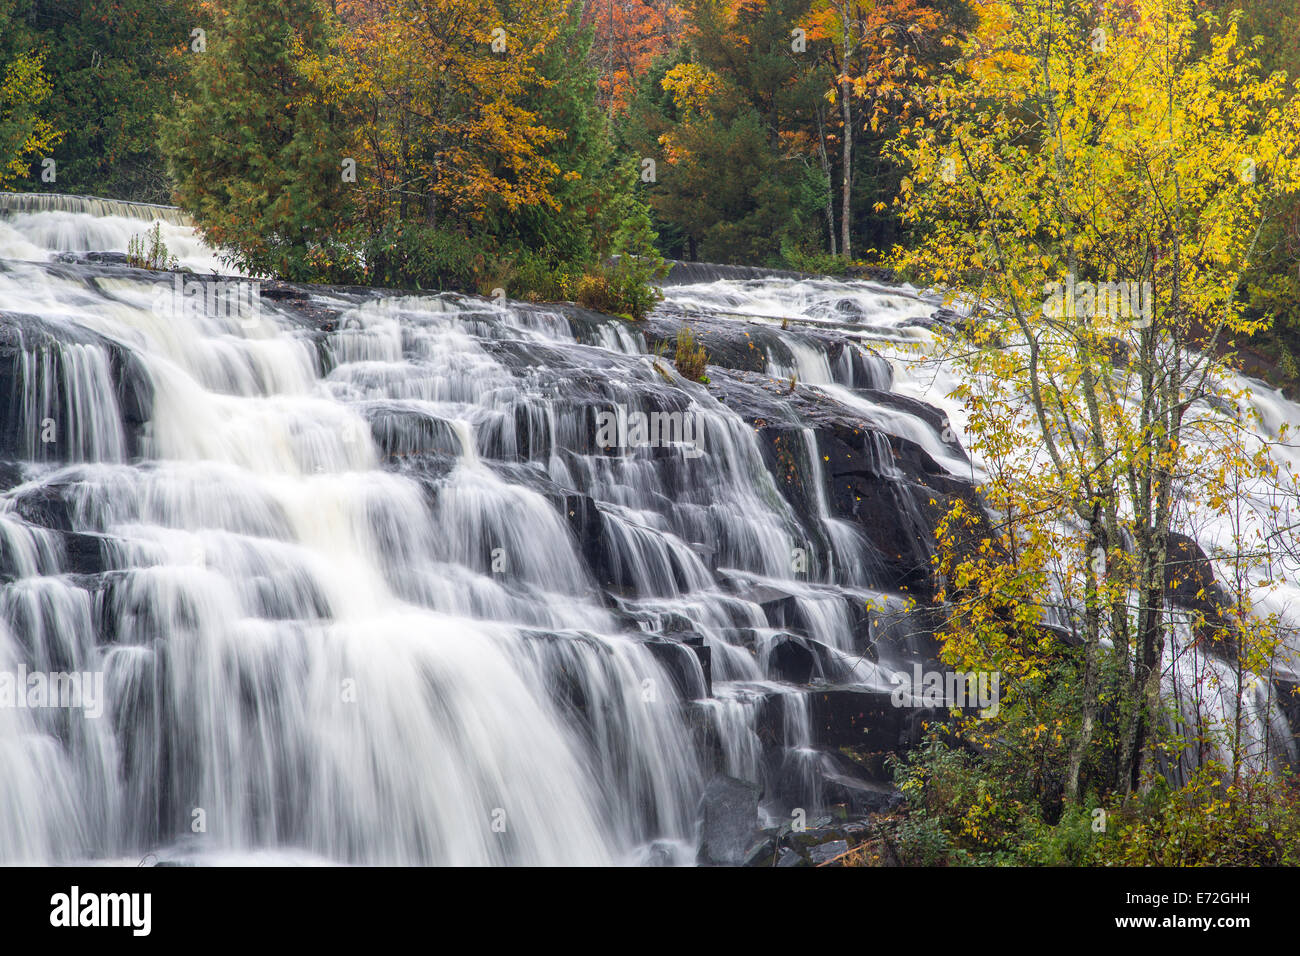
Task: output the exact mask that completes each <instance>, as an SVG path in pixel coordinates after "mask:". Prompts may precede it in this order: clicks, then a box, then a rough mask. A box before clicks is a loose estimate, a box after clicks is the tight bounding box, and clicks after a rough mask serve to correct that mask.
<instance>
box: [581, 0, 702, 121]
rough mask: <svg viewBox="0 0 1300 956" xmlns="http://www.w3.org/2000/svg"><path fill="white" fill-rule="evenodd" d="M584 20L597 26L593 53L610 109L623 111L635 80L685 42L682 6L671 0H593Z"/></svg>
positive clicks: (603, 96) (593, 26)
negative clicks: (673, 48) (682, 40)
mask: <svg viewBox="0 0 1300 956" xmlns="http://www.w3.org/2000/svg"><path fill="white" fill-rule="evenodd" d="M584 16H585V22H586V23H587V24H588V25H590V26H591V27H592V29H593V31H594V40H593V42H592V44H591V49H590V54H589V56H590V58H591V60H592V61H593V62H594V63H595V64H596V65H597V67H598V69H599V71H600V95H601V98H602V101H603V102H604V104H605V105H606V108H607V109H608V110H609V112H611V113H614V112H622V111H623V110H625V109H626V108H627V105H628V100H629V97H630V95H631V92H632V88H633V86H634V85H635V83H636V80H637V79H638V78H639V77H641V76H643V75H644V74H645V73H647V72H648V71H649V69H650V67H651V64H653V63H654V61H655V59H657V58H658V57H660V56H662V55H663V54H665V53H667V52H668V51H669V50H670V49H671V48H672V47H673V46H675V45H676V44H678V43H680V42H681V31H682V28H683V25H684V24H683V16H682V11H681V9H680V7H679V6H678V4H677V3H675V2H673V0H591V2H590V3H588V4H586V11H585V14H584Z"/></svg>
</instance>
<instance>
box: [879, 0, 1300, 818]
mask: <svg viewBox="0 0 1300 956" xmlns="http://www.w3.org/2000/svg"><path fill="white" fill-rule="evenodd" d="M974 6H975V7H976V12H977V13H978V16H979V26H978V27H977V29H976V30H975V31H974V32H973V33H972V35H971V36H970V37H969V38H968V40H967V42H966V44H965V46H964V48H963V51H962V55H961V56H960V58H959V59H958V60H957V61H956V62H955V63H954V64H953V65H952V67H951V68H950V69H947V70H945V71H944V72H943V73H942V74H941V75H940V76H938V77H936V78H935V80H934V82H933V83H932V85H931V86H930V87H929V88H928V89H927V91H926V97H927V108H926V110H925V111H924V113H923V114H921V115H919V116H918V117H917V118H916V119H915V120H914V121H913V122H911V123H909V124H908V125H907V127H906V128H905V129H904V131H903V133H902V135H901V136H900V138H899V139H898V141H897V142H896V143H895V149H896V153H897V156H898V157H899V158H900V160H901V161H902V162H903V163H905V164H906V167H907V178H905V179H904V180H903V184H902V190H901V194H900V196H899V197H898V199H897V203H898V205H899V207H900V209H901V212H902V215H903V218H904V220H905V222H906V223H907V224H908V227H909V229H910V230H911V235H910V236H909V238H908V239H907V240H905V241H904V242H903V244H902V246H901V249H900V251H899V252H898V253H897V265H898V267H899V268H900V269H901V270H903V271H904V272H905V274H909V275H911V276H915V277H917V278H918V279H920V280H922V281H925V282H927V283H930V284H933V285H934V286H936V287H942V288H945V289H948V290H952V291H951V292H950V295H951V297H952V298H954V299H957V300H959V301H961V302H962V303H964V305H965V306H966V307H968V309H969V312H970V314H971V318H970V320H969V321H967V322H965V323H963V324H962V326H961V329H960V331H958V332H957V333H955V334H954V335H953V336H952V337H951V338H950V339H949V340H948V343H947V344H948V348H947V354H946V355H945V356H944V357H943V360H944V361H947V362H950V363H952V364H953V366H954V367H955V368H956V370H957V371H958V373H959V381H960V382H961V385H960V386H959V387H958V388H957V396H958V397H959V398H960V399H961V400H962V401H963V402H964V404H965V406H966V409H967V411H968V413H969V428H968V438H969V441H970V444H971V446H972V449H973V450H974V451H975V452H976V453H977V454H978V456H979V457H980V459H981V461H982V464H983V466H984V469H985V472H986V480H985V482H984V485H983V491H984V495H985V498H986V500H987V503H988V508H989V512H990V514H991V515H992V516H993V518H994V524H993V529H992V530H991V531H988V530H984V531H981V530H980V525H979V524H978V523H977V522H976V521H975V520H974V516H973V515H971V514H969V513H968V512H963V511H960V510H959V511H955V512H953V513H952V514H950V515H949V516H948V519H947V520H946V521H945V522H944V524H943V526H942V527H941V528H940V538H941V540H940V548H939V557H938V562H939V569H938V570H939V572H940V573H941V574H942V575H943V580H944V582H945V588H944V594H943V598H944V600H945V601H946V602H947V604H948V607H949V611H950V615H949V619H948V625H947V627H946V629H945V633H944V635H943V637H944V639H945V656H946V659H947V660H948V661H949V662H950V663H951V664H953V665H955V666H960V667H963V668H965V669H969V670H975V669H992V670H1000V671H1002V672H1003V675H1004V677H1003V680H1004V683H1003V694H1004V698H1003V705H1002V708H1001V717H1000V718H999V719H998V721H989V722H985V723H984V724H981V725H979V726H978V727H968V732H970V733H972V734H974V735H975V736H976V738H977V740H978V742H979V743H981V744H982V745H984V746H985V747H987V748H998V747H1003V748H1007V747H1009V748H1015V747H1020V746H1022V745H1023V746H1028V745H1030V744H1032V745H1033V746H1035V747H1037V748H1038V752H1039V753H1040V754H1044V755H1045V757H1044V759H1045V762H1047V763H1048V764H1052V765H1055V766H1059V772H1060V775H1061V777H1062V778H1063V780H1062V788H1063V790H1064V796H1065V799H1066V800H1067V801H1075V800H1078V799H1079V798H1080V794H1081V777H1084V778H1086V782H1087V783H1088V786H1090V787H1091V788H1092V789H1093V790H1094V791H1096V792H1110V791H1111V788H1114V790H1116V791H1118V792H1119V793H1121V794H1129V793H1131V792H1133V791H1134V790H1137V789H1142V788H1145V787H1147V786H1149V784H1150V783H1151V781H1152V780H1154V779H1155V778H1156V777H1157V776H1158V775H1159V774H1161V773H1165V774H1169V773H1170V771H1171V770H1172V771H1176V770H1177V769H1178V767H1179V765H1180V764H1181V765H1182V766H1183V767H1184V768H1186V767H1188V766H1189V764H1190V766H1192V767H1195V766H1196V765H1197V764H1198V763H1199V762H1201V761H1202V760H1203V759H1208V755H1209V754H1210V753H1211V752H1213V753H1217V754H1220V755H1222V754H1226V755H1228V760H1230V762H1231V765H1232V770H1231V772H1232V774H1233V775H1234V776H1235V775H1237V774H1239V773H1240V772H1241V770H1242V767H1243V766H1246V765H1252V766H1258V765H1259V764H1260V762H1261V760H1263V761H1265V762H1266V761H1267V754H1266V753H1264V754H1261V753H1260V752H1259V751H1260V748H1261V747H1263V748H1267V746H1268V740H1267V733H1265V734H1264V737H1265V739H1264V740H1263V741H1259V740H1254V741H1252V740H1248V739H1243V729H1242V727H1243V723H1244V722H1245V720H1246V719H1247V717H1248V716H1249V714H1248V713H1247V712H1246V710H1245V709H1243V707H1242V706H1240V702H1241V700H1242V699H1243V696H1245V697H1249V696H1250V694H1251V693H1253V691H1252V690H1251V681H1252V680H1253V679H1254V678H1252V676H1251V674H1252V672H1254V673H1263V672H1265V671H1267V669H1268V667H1269V664H1270V661H1271V659H1272V657H1273V655H1274V654H1275V652H1276V651H1277V633H1278V632H1277V624H1278V622H1277V621H1276V620H1275V619H1274V618H1272V617H1270V616H1268V615H1264V614H1261V613H1257V608H1256V606H1255V605H1256V604H1257V603H1258V598H1259V597H1260V594H1261V591H1262V590H1267V589H1268V588H1270V587H1272V586H1274V585H1276V584H1277V583H1278V578H1277V567H1276V562H1274V561H1272V560H1271V553H1270V552H1271V551H1272V550H1273V548H1274V546H1275V545H1276V543H1277V539H1276V536H1275V528H1276V525H1277V523H1278V522H1277V521H1276V519H1277V517H1278V513H1279V509H1280V508H1281V507H1282V504H1281V501H1280V499H1279V498H1278V497H1277V496H1276V495H1270V494H1269V493H1268V492H1267V490H1266V489H1269V488H1275V487H1277V486H1278V485H1279V484H1281V485H1282V486H1284V487H1287V486H1288V482H1289V481H1290V476H1289V475H1288V474H1287V473H1286V472H1285V469H1279V468H1278V466H1277V464H1278V461H1279V460H1280V459H1279V458H1278V456H1276V455H1274V454H1272V452H1273V451H1275V449H1274V448H1271V447H1270V445H1271V442H1273V441H1282V440H1284V436H1282V435H1281V434H1279V433H1278V432H1276V431H1275V432H1273V433H1272V434H1271V436H1270V434H1269V433H1268V431H1267V429H1266V428H1264V427H1263V426H1262V425H1259V424H1258V423H1252V422H1251V421H1249V419H1250V417H1251V414H1252V406H1251V403H1250V401H1249V399H1250V396H1249V393H1248V389H1247V387H1246V383H1245V382H1244V380H1243V379H1241V378H1239V377H1237V376H1235V375H1234V374H1233V372H1232V353H1233V349H1234V341H1235V339H1234V337H1235V336H1237V335H1240V334H1242V333H1247V332H1250V331H1252V329H1251V324H1250V322H1249V321H1248V320H1247V319H1246V318H1245V316H1244V312H1243V305H1244V303H1245V296H1244V293H1243V289H1242V277H1243V275H1244V274H1245V273H1246V272H1247V271H1248V270H1249V269H1250V267H1251V264H1252V262H1253V261H1254V260H1255V258H1256V257H1257V256H1258V255H1259V254H1260V252H1261V250H1260V249H1259V237H1260V235H1261V230H1263V229H1264V227H1265V226H1266V224H1267V223H1268V222H1269V220H1270V217H1271V216H1273V215H1275V213H1276V210H1278V209H1280V208H1282V205H1281V203H1280V200H1281V199H1282V198H1283V197H1285V196H1287V195H1288V194H1294V193H1295V191H1296V190H1297V188H1300V162H1298V161H1297V149H1298V148H1300V101H1298V100H1297V96H1296V89H1295V85H1294V83H1293V81H1292V80H1289V79H1288V78H1287V77H1286V76H1285V75H1282V74H1274V75H1268V76H1265V75H1261V73H1260V70H1259V67H1258V63H1257V61H1256V60H1255V58H1254V56H1253V55H1252V48H1251V43H1250V41H1249V40H1248V39H1247V38H1245V37H1242V36H1241V35H1239V31H1238V29H1237V21H1236V19H1235V18H1229V19H1227V20H1224V21H1220V20H1217V19H1215V18H1214V17H1213V16H1210V15H1208V14H1207V15H1199V16H1198V15H1197V13H1196V9H1195V5H1194V4H1193V3H1192V2H1190V0H1087V2H1079V0H979V2H976V3H975V4H974ZM1252 425H1254V426H1255V427H1252ZM1198 533H1200V534H1201V535H1202V537H1207V536H1208V537H1210V538H1213V539H1214V545H1215V546H1214V547H1213V548H1212V549H1211V552H1212V553H1211V555H1210V557H1211V558H1213V559H1216V561H1217V564H1218V567H1219V570H1220V577H1221V578H1227V579H1228V582H1229V586H1228V587H1226V588H1222V587H1218V586H1217V585H1216V584H1215V583H1214V582H1213V581H1212V580H1211V579H1209V578H1207V577H1206V575H1207V566H1206V562H1205V561H1204V560H1202V559H1201V558H1200V555H1199V551H1198V549H1197V547H1196V546H1195V544H1193V543H1192V541H1191V537H1192V536H1193V535H1196V534H1198ZM1062 655H1065V656H1071V655H1072V659H1073V660H1075V661H1077V670H1075V671H1071V675H1072V678H1077V683H1075V684H1072V686H1070V687H1069V688H1068V689H1067V691H1066V693H1064V694H1061V693H1059V688H1057V690H1056V691H1055V692H1054V691H1052V679H1053V678H1052V675H1051V674H1050V673H1049V672H1051V671H1052V669H1053V668H1054V667H1055V666H1056V664H1057V662H1058V661H1059V659H1060V657H1061V656H1062ZM1213 660H1219V661H1226V662H1228V664H1229V667H1228V670H1229V671H1231V672H1232V673H1235V674H1236V678H1237V681H1238V686H1237V688H1236V689H1235V699H1234V692H1233V691H1232V690H1231V689H1225V688H1224V687H1223V686H1222V684H1223V679H1222V678H1223V676H1224V673H1225V672H1224V671H1223V669H1222V668H1218V669H1216V668H1214V667H1211V666H1210V664H1209V663H1207V662H1212V661H1213ZM1180 666H1181V667H1182V670H1181V671H1180V670H1179V667H1180ZM1162 686H1163V687H1170V686H1173V687H1174V688H1175V689H1176V690H1177V692H1178V694H1179V695H1180V696H1182V695H1192V696H1194V697H1196V700H1195V701H1194V702H1193V704H1194V706H1189V704H1188V701H1187V700H1185V699H1184V700H1182V701H1181V706H1177V707H1174V708H1173V709H1172V711H1171V708H1170V707H1169V704H1168V700H1167V695H1165V694H1164V693H1162ZM1261 686H1262V685H1261ZM1052 693H1056V700H1057V702H1058V705H1059V703H1060V701H1061V700H1065V701H1066V704H1065V705H1064V707H1061V706H1058V707H1057V708H1056V709H1055V710H1052V709H1049V708H1048V707H1047V706H1046V705H1045V701H1046V700H1047V698H1048V697H1049V696H1051V695H1052ZM1216 694H1217V695H1218V697H1217V698H1215V699H1216V700H1218V701H1219V703H1218V704H1215V703H1214V701H1212V700H1211V698H1212V697H1214V695H1216ZM1224 701H1226V702H1227V703H1226V704H1224V703H1223V702H1224ZM1205 710H1217V712H1218V713H1219V714H1220V715H1221V716H1223V715H1226V716H1227V717H1228V718H1229V726H1228V729H1227V731H1226V738H1227V739H1224V738H1225V732H1224V731H1223V728H1222V726H1219V727H1218V729H1217V730H1215V733H1216V734H1217V736H1216V737H1215V739H1213V740H1208V739H1206V740H1201V741H1199V742H1196V743H1193V744H1191V745H1189V744H1188V743H1187V739H1188V738H1189V737H1190V738H1193V739H1194V738H1196V737H1197V736H1198V733H1199V731H1201V730H1203V729H1204V728H1196V727H1193V726H1189V725H1188V724H1189V720H1192V721H1193V722H1195V718H1189V716H1188V715H1189V714H1193V715H1200V714H1201V713H1202V712H1203V711H1205ZM1040 715H1041V716H1042V719H1039V718H1040ZM1049 718H1055V719H1049ZM1008 721H1018V722H1017V723H1015V724H1014V731H1015V733H1016V734H1018V735H1020V736H1019V737H1017V738H1015V739H1013V738H1012V737H1010V736H1009V730H1008V728H1009V727H1012V726H1013V725H1012V724H1010V723H1008ZM1211 723H1212V722H1211ZM1220 724H1222V722H1220ZM1234 725H1235V726H1234ZM1170 726H1172V727H1173V729H1175V730H1177V731H1178V733H1176V734H1173V735H1168V736H1166V735H1165V734H1163V733H1162V729H1163V728H1166V727H1170ZM1206 726H1207V727H1208V726H1209V723H1207V725H1206ZM1209 733H1210V731H1209V730H1205V734H1209ZM1202 736H1204V735H1202ZM1174 775H1176V773H1175V774H1174ZM1107 777H1109V779H1106V778H1107Z"/></svg>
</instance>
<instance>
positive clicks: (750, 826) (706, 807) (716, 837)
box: [698, 774, 759, 866]
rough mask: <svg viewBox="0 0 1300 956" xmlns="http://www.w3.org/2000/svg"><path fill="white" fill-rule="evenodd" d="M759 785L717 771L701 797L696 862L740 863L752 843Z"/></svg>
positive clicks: (742, 861) (730, 864)
mask: <svg viewBox="0 0 1300 956" xmlns="http://www.w3.org/2000/svg"><path fill="white" fill-rule="evenodd" d="M758 797H759V788H758V787H757V786H755V785H754V784H752V783H750V782H749V781H747V780H737V779H736V778H735V777H728V776H724V775H721V774H719V775H718V776H716V777H714V778H713V779H712V780H711V781H709V785H708V786H707V787H705V789H704V796H703V797H702V798H701V811H702V817H703V825H702V828H701V834H700V850H699V857H698V859H699V862H700V863H702V864H705V865H707V866H740V865H741V864H743V863H744V862H745V855H746V853H748V852H749V850H750V848H751V847H753V845H754V835H755V832H756V831H757V830H758Z"/></svg>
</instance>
